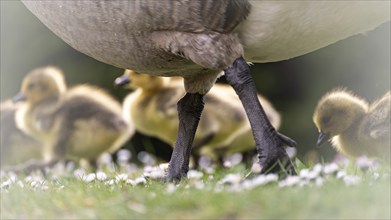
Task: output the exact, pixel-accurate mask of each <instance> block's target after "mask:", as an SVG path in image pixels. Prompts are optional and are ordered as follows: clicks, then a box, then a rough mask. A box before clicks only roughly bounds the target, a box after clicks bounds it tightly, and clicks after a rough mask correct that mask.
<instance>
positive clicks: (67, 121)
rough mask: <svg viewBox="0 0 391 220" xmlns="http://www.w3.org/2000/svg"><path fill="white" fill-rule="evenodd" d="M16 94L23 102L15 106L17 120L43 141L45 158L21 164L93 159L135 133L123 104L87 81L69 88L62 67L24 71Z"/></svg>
mask: <svg viewBox="0 0 391 220" xmlns="http://www.w3.org/2000/svg"><path fill="white" fill-rule="evenodd" d="M19 98H25V99H26V104H25V105H23V107H22V108H20V109H19V110H18V111H17V116H16V119H17V123H18V125H19V127H21V128H24V130H26V131H27V132H28V133H30V134H31V135H33V136H34V137H37V138H38V139H40V140H41V141H42V142H43V149H42V156H43V159H44V161H40V162H36V163H33V164H26V166H23V167H22V169H25V170H26V169H27V170H31V169H36V168H42V167H44V166H48V165H52V164H54V163H56V162H58V161H59V160H62V159H71V160H78V159H86V160H88V161H90V162H94V163H95V162H96V159H97V158H98V157H99V156H100V155H101V154H102V153H103V152H113V151H115V150H117V149H118V148H120V147H121V145H122V144H123V143H124V142H125V141H126V140H127V139H128V138H129V137H130V135H131V134H132V133H133V129H132V127H130V125H129V124H127V123H126V121H125V120H124V119H123V118H122V115H121V111H122V110H121V105H120V103H119V102H117V101H116V100H115V99H114V98H112V97H111V96H110V95H109V94H108V93H106V92H105V91H103V90H101V89H99V88H97V87H94V86H89V85H79V86H75V87H73V88H71V89H69V90H67V88H66V84H65V80H64V77H63V74H62V72H61V70H59V69H57V68H55V67H44V68H38V69H35V70H33V71H31V72H30V73H28V74H27V75H26V77H25V78H24V80H23V83H22V86H21V93H20V95H19Z"/></svg>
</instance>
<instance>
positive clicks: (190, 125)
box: [166, 93, 204, 181]
mask: <svg viewBox="0 0 391 220" xmlns="http://www.w3.org/2000/svg"><path fill="white" fill-rule="evenodd" d="M203 97H204V95H201V94H198V93H187V94H186V95H185V96H184V97H183V98H182V99H181V100H179V102H178V105H177V107H178V117H179V128H178V136H177V140H176V143H175V147H174V151H173V153H172V156H171V160H170V164H169V167H168V174H167V176H166V180H168V181H179V180H180V179H181V178H182V177H186V175H187V171H188V170H189V160H190V153H191V147H192V145H193V140H194V136H195V133H196V130H197V126H198V122H199V120H200V117H201V113H202V110H203V109H204V100H203Z"/></svg>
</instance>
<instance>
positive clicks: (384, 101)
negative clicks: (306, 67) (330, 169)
mask: <svg viewBox="0 0 391 220" xmlns="http://www.w3.org/2000/svg"><path fill="white" fill-rule="evenodd" d="M390 101H391V98H390V92H387V93H386V94H385V95H384V96H383V97H382V98H380V99H378V100H376V101H375V102H373V103H372V104H371V105H369V104H368V103H367V102H366V101H365V100H363V99H361V98H359V97H357V96H355V95H354V94H353V93H352V92H350V91H347V90H343V89H337V90H334V91H331V92H330V93H328V94H326V95H325V96H324V97H323V98H321V99H320V101H319V103H318V105H317V107H316V109H315V112H314V115H313V121H314V123H315V125H316V127H317V128H318V130H319V132H320V134H319V138H318V145H321V144H323V143H324V142H325V141H327V140H329V139H330V138H332V145H333V147H334V148H335V149H336V150H337V151H339V152H341V153H342V154H344V155H346V156H348V157H359V156H362V155H366V156H368V157H375V158H380V159H383V160H386V161H390V148H391V146H390V123H391V121H390Z"/></svg>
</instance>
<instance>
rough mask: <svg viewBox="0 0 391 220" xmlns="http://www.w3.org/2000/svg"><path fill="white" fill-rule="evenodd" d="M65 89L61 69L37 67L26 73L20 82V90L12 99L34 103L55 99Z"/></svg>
mask: <svg viewBox="0 0 391 220" xmlns="http://www.w3.org/2000/svg"><path fill="white" fill-rule="evenodd" d="M65 91H66V84H65V80H64V76H63V74H62V71H61V70H60V69H58V68H56V67H51V66H49V67H43V68H38V69H35V70H33V71H31V72H30V73H28V74H27V75H26V76H25V77H24V79H23V82H22V86H21V91H20V93H19V94H18V95H16V96H15V97H14V99H13V100H14V101H20V100H26V101H27V103H31V104H35V103H40V102H42V101H45V100H48V99H56V98H58V97H59V96H60V95H61V94H63V93H64V92H65Z"/></svg>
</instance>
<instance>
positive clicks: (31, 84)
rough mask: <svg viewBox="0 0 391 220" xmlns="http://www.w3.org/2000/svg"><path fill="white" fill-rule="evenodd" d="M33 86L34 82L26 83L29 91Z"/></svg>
mask: <svg viewBox="0 0 391 220" xmlns="http://www.w3.org/2000/svg"><path fill="white" fill-rule="evenodd" d="M34 88H35V84H34V83H30V84H28V85H27V89H28V90H30V91H31V90H33V89H34Z"/></svg>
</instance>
